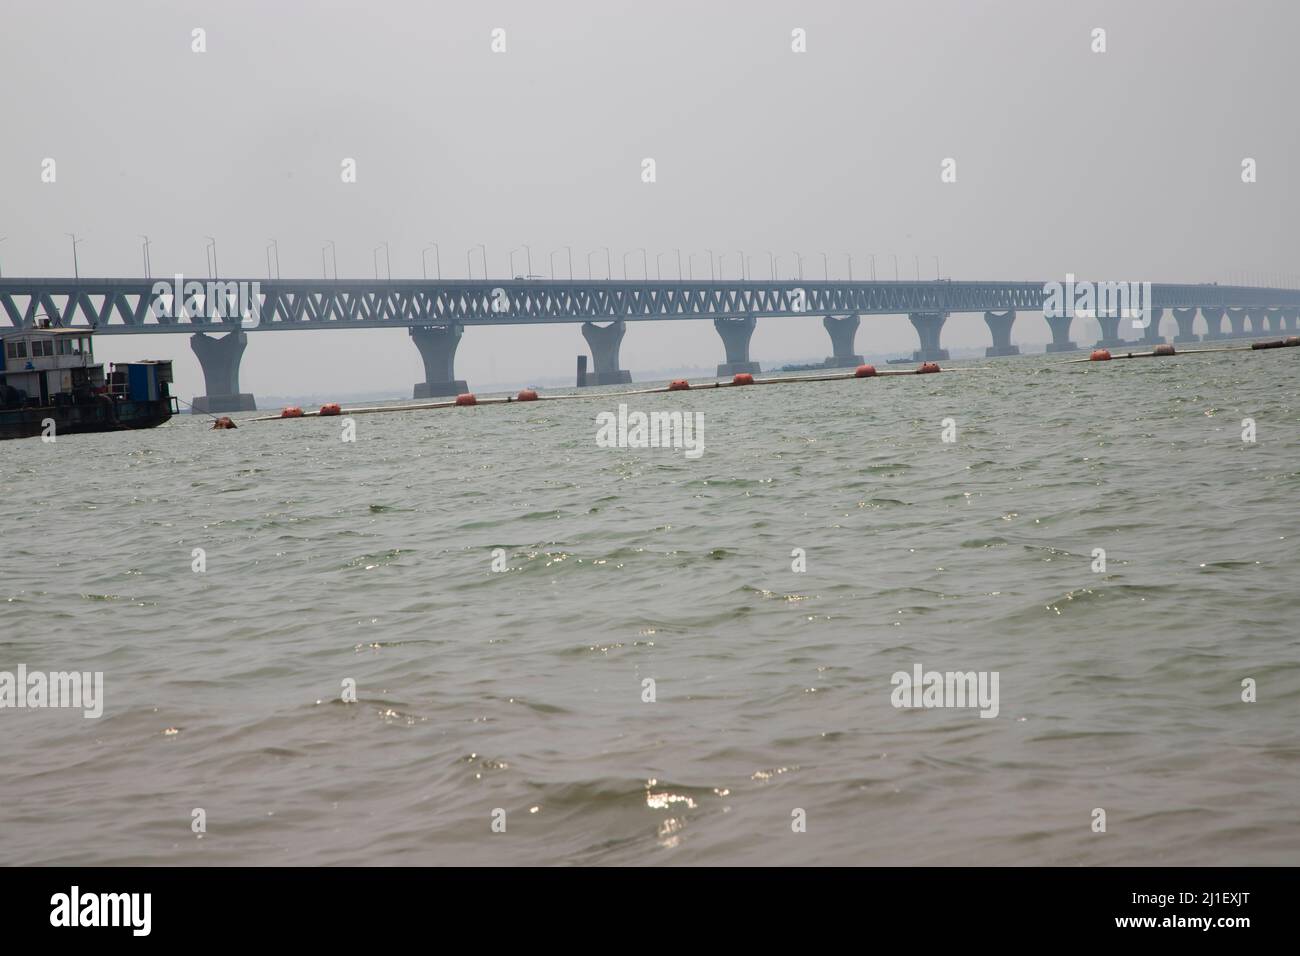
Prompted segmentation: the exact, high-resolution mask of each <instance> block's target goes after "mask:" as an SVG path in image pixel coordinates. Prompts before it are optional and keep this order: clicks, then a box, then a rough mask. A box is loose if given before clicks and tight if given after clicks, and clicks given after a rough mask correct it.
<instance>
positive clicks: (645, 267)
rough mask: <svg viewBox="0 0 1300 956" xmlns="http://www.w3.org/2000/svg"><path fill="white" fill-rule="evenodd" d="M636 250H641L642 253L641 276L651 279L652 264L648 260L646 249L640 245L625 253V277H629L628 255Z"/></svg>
mask: <svg viewBox="0 0 1300 956" xmlns="http://www.w3.org/2000/svg"><path fill="white" fill-rule="evenodd" d="M634 252H640V253H641V277H642V278H643V279H649V278H650V264H649V262H647V261H646V251H645V249H643V248H641V247H640V246H638V247H637V248H635V249H629V250H628V251H627V252H625V253H623V278H624V279H627V257H628V256H630V255H631V254H632V253H634Z"/></svg>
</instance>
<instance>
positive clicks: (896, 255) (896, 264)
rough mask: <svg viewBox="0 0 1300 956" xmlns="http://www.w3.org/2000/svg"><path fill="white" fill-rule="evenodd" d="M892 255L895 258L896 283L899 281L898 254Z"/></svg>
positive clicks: (893, 253) (892, 253)
mask: <svg viewBox="0 0 1300 956" xmlns="http://www.w3.org/2000/svg"><path fill="white" fill-rule="evenodd" d="M890 255H891V256H893V257H894V281H895V282H897V281H898V253H896V252H891V253H890Z"/></svg>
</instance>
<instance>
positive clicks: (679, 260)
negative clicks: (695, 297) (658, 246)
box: [673, 249, 682, 282]
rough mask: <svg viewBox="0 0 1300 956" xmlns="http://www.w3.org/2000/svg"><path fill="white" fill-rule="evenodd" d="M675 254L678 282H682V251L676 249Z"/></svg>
mask: <svg viewBox="0 0 1300 956" xmlns="http://www.w3.org/2000/svg"><path fill="white" fill-rule="evenodd" d="M673 252H675V253H677V281H678V282H681V281H682V250H680V249H674V250H673Z"/></svg>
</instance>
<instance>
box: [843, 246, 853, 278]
mask: <svg viewBox="0 0 1300 956" xmlns="http://www.w3.org/2000/svg"><path fill="white" fill-rule="evenodd" d="M844 258H845V259H847V260H848V263H849V281H850V282H852V281H853V253H851V252H846V253H844Z"/></svg>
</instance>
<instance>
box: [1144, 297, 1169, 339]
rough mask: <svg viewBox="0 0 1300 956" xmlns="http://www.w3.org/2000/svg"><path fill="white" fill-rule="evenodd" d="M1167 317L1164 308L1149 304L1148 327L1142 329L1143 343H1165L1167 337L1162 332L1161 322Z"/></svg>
mask: <svg viewBox="0 0 1300 956" xmlns="http://www.w3.org/2000/svg"><path fill="white" fill-rule="evenodd" d="M1164 317H1165V310H1164V309H1157V308H1155V307H1154V306H1147V327H1146V328H1145V329H1143V330H1142V344H1143V345H1163V344H1164V342H1165V337H1164V336H1163V335H1161V334H1160V322H1161V321H1162V320H1163V319H1164Z"/></svg>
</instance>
